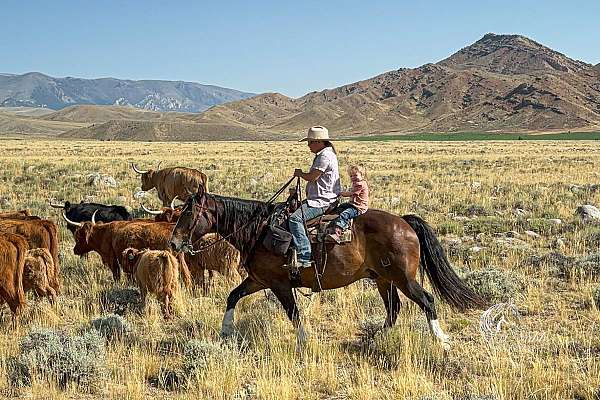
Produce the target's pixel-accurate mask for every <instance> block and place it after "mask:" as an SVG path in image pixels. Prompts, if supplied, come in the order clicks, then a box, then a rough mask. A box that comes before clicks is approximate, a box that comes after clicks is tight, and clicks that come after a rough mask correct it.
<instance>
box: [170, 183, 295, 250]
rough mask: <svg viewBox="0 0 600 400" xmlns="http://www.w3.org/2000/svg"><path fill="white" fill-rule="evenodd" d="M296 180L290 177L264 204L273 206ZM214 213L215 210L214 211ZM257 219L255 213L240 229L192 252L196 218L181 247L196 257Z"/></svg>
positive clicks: (257, 215)
mask: <svg viewBox="0 0 600 400" xmlns="http://www.w3.org/2000/svg"><path fill="white" fill-rule="evenodd" d="M294 179H296V177H291V178H290V179H289V180H288V181H287V182H286V183H285V184H284V185H283V186H282V187H281V188H280V189H279V190H278V191H277V192H276V193H275V194H274V195H273V196H271V198H270V199H269V200H267V202H266V203H265V204H266V205H267V206H268V205H271V204H273V202H274V201H275V199H277V197H278V196H279V195H280V194H281V193H283V191H284V190H285V189H286V188H287V187H288V186H289V185H290V183H292V181H293V180H294ZM200 208H201V209H205V210H208V208H206V207H203V206H200ZM184 210H185V208H184V209H182V210H181V212H182V213H183V211H184ZM215 211H216V210H215ZM258 217H259V214H258V213H256V214H255V215H252V216H251V217H250V218H249V219H248V221H246V222H245V223H244V224H243V225H242V226H241V227H239V228H238V229H236V230H234V231H233V232H231V233H230V234H228V235H227V236H223V237H221V238H220V239H218V240H215V241H214V242H212V243H210V244H208V245H206V246H202V247H201V248H199V249H198V250H194V247H193V245H192V243H191V242H192V235H193V233H194V229H196V225H197V224H198V218H195V219H194V224H193V225H192V229H191V230H190V236H189V239H188V241H187V242H184V243H183V245H184V247H186V248H187V250H188V252H189V253H190V255H192V256H193V255H196V254H198V253H200V252H203V251H205V250H206V249H208V248H210V247H212V246H214V245H216V244H217V243H219V242H221V241H223V240H226V239H227V238H229V237H231V236H233V235H235V234H236V233H238V232H239V231H241V230H242V229H245V228H246V227H247V226H248V225H249V224H250V223H251V222H253V221H254V220H256V218H258ZM218 225H219V215H218V213H217V227H218Z"/></svg>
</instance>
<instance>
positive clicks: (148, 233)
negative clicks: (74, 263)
mask: <svg viewBox="0 0 600 400" xmlns="http://www.w3.org/2000/svg"><path fill="white" fill-rule="evenodd" d="M63 218H65V216H64V215H63ZM65 220H67V222H68V223H70V224H72V225H76V226H77V227H78V229H77V230H76V231H75V247H74V248H73V252H74V253H75V254H76V255H78V256H82V255H84V254H86V253H89V252H90V251H95V252H96V253H98V254H99V255H100V257H101V258H102V262H103V263H104V265H106V266H108V267H109V268H110V270H111V271H112V274H113V278H114V279H115V281H118V280H120V278H121V265H120V258H121V255H122V253H123V251H124V250H125V249H127V248H128V247H133V248H136V249H153V250H170V246H169V238H170V236H171V232H172V230H173V227H174V226H175V225H174V224H170V223H167V222H154V221H151V220H134V221H114V222H109V223H95V219H94V218H93V216H92V222H83V223H74V222H73V221H69V220H68V219H67V218H65ZM177 257H178V258H179V259H181V260H184V258H183V257H184V256H183V253H180V254H178V255H177ZM181 264H182V267H181V269H182V274H183V276H184V283H185V284H186V286H190V285H191V278H190V272H189V270H188V269H187V264H185V261H183V262H182V263H181ZM123 270H124V271H125V272H126V273H128V274H131V273H132V272H133V271H131V270H128V269H125V268H124V269H123Z"/></svg>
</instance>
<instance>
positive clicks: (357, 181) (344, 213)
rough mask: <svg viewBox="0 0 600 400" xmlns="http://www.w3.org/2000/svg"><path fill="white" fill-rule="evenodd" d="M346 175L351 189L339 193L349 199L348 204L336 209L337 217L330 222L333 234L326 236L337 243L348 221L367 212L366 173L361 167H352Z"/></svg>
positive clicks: (367, 190) (367, 191)
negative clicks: (349, 180)
mask: <svg viewBox="0 0 600 400" xmlns="http://www.w3.org/2000/svg"><path fill="white" fill-rule="evenodd" d="M348 174H350V179H351V180H352V189H351V190H350V191H348V192H341V193H340V196H342V197H350V198H351V200H350V201H349V202H348V203H344V204H341V205H340V206H338V208H337V209H336V212H338V213H339V216H338V217H337V218H336V219H334V220H333V221H331V225H333V227H334V229H335V230H334V232H332V233H331V234H329V235H328V237H329V238H331V239H333V240H334V241H336V242H337V243H339V242H340V240H341V237H340V236H341V234H342V232H343V231H344V229H346V228H348V221H349V220H350V219H352V218H356V217H358V216H359V215H361V214H364V213H366V212H367V209H368V208H369V186H368V185H367V180H366V178H367V176H366V175H367V173H366V170H365V167H363V166H362V165H352V166H350V167H348Z"/></svg>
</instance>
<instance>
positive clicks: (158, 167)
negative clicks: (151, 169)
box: [156, 161, 162, 171]
mask: <svg viewBox="0 0 600 400" xmlns="http://www.w3.org/2000/svg"><path fill="white" fill-rule="evenodd" d="M160 164H162V161H159V162H158V165H157V166H156V170H157V171H158V170H159V169H160Z"/></svg>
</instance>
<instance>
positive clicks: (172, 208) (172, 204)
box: [171, 196, 177, 210]
mask: <svg viewBox="0 0 600 400" xmlns="http://www.w3.org/2000/svg"><path fill="white" fill-rule="evenodd" d="M176 198H177V196H175V197H173V200H171V210H174V209H175V199H176Z"/></svg>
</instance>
